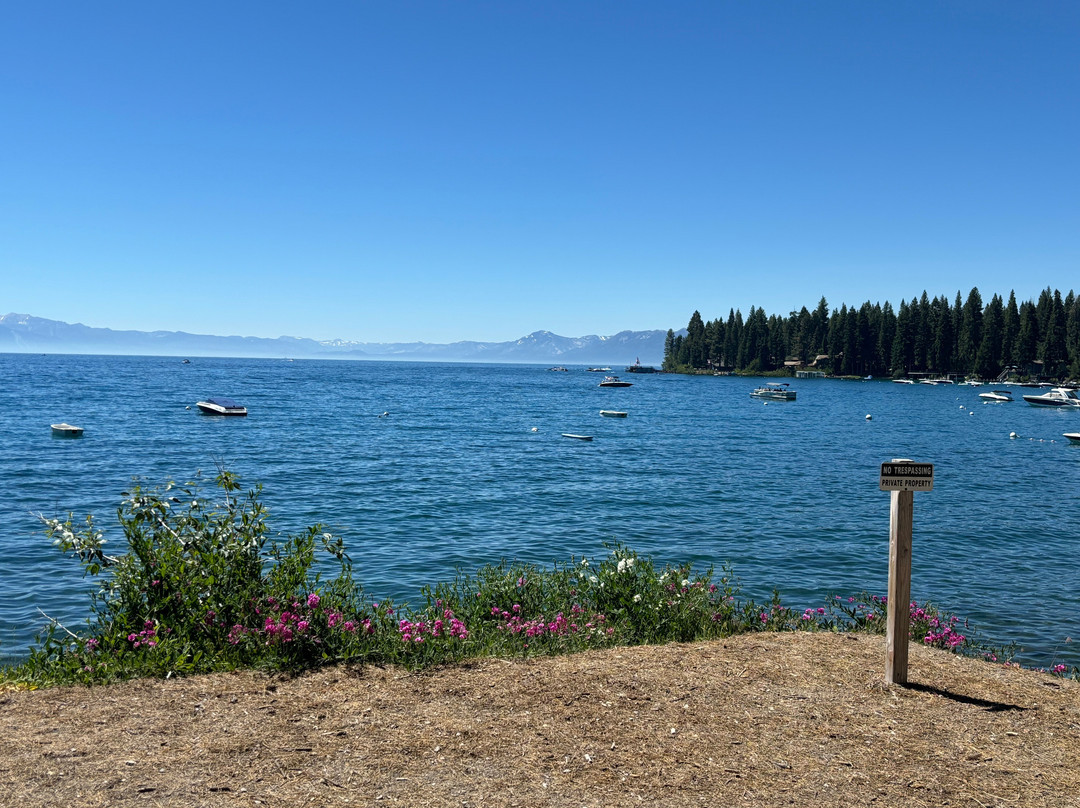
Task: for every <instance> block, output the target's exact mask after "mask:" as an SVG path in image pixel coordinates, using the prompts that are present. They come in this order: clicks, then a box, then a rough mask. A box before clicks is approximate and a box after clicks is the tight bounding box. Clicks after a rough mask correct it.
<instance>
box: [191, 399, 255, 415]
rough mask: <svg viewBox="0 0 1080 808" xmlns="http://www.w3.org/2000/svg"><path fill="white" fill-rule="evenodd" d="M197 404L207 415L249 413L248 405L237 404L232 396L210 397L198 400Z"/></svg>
mask: <svg viewBox="0 0 1080 808" xmlns="http://www.w3.org/2000/svg"><path fill="white" fill-rule="evenodd" d="M195 406H196V407H198V408H199V410H200V412H202V413H204V414H205V415H247V414H248V411H247V407H245V406H243V405H242V404H237V403H236V402H235V401H233V400H232V399H231V398H208V399H207V400H206V401H197V402H195Z"/></svg>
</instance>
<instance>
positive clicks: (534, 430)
mask: <svg viewBox="0 0 1080 808" xmlns="http://www.w3.org/2000/svg"><path fill="white" fill-rule="evenodd" d="M532 431H533V432H539V431H540V430H539V429H537V428H536V427H535V426H534V427H533V428H532Z"/></svg>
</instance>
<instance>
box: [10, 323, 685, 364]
mask: <svg viewBox="0 0 1080 808" xmlns="http://www.w3.org/2000/svg"><path fill="white" fill-rule="evenodd" d="M666 335H667V332H666V331H661V330H655V331H620V332H619V333H618V334H614V335H612V336H597V335H594V334H590V335H588V336H584V337H562V336H559V335H558V334H553V333H552V332H550V331H535V332H533V333H532V334H528V335H526V336H524V337H521V338H520V339H517V340H514V341H511V342H476V341H462V342H453V343H449V344H439V343H428V342H385V343H384V342H351V341H347V340H339V339H334V340H322V341H320V340H313V339H308V338H305V337H278V338H276V339H271V338H267V337H240V336H228V337H221V336H213V335H209V334H189V333H187V332H184V331H114V330H113V329H111V328H92V327H90V326H86V325H83V324H81V323H74V324H69V323H64V322H61V321H59V320H47V319H45V318H42V317H34V316H32V315H29V314H5V315H2V316H0V351H5V352H12V353H37V352H43V353H92V354H135V355H151V356H153V355H162V356H239V357H290V358H304V357H306V358H312V359H401V360H428V361H444V362H558V363H562V364H565V363H571V364H578V363H580V364H624V363H625V364H629V363H632V362H634V361H635V360H637V359H639V358H640V360H641V362H642V363H644V364H647V365H648V364H651V365H658V364H660V362H661V361H662V359H663V356H664V339H665V337H666Z"/></svg>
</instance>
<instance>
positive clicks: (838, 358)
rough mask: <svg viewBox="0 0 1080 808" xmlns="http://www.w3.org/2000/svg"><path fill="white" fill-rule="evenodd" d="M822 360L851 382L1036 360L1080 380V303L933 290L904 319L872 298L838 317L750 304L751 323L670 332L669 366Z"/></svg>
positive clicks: (695, 368)
mask: <svg viewBox="0 0 1080 808" xmlns="http://www.w3.org/2000/svg"><path fill="white" fill-rule="evenodd" d="M821 355H823V356H825V357H827V358H826V359H823V360H821V361H819V362H818V363H817V367H819V368H820V369H824V370H829V371H831V372H832V373H834V374H837V375H847V376H859V377H861V376H865V375H872V376H889V375H891V376H893V377H901V376H904V375H906V374H908V373H911V372H929V373H935V374H971V373H974V374H975V375H977V376H980V377H982V378H995V377H997V376H998V375H999V374H1000V373H1001V372H1002V371H1003V370H1004V369H1005V368H1006V367H1007V366H1013V365H1018V366H1019V368H1020V374H1021V375H1025V374H1028V373H1030V372H1034V371H1032V370H1031V368H1032V363H1033V362H1034V361H1035V360H1041V361H1043V363H1044V366H1043V371H1042V373H1043V374H1044V375H1046V376H1048V377H1052V378H1061V377H1062V376H1066V375H1070V376H1072V377H1073V378H1080V373H1078V372H1077V368H1080V302H1078V301H1077V298H1076V296H1075V295H1074V294H1073V293H1072V292H1069V294H1068V295H1067V296H1066V297H1065V298H1064V299H1062V296H1061V293H1060V292H1058V291H1052V290H1050V289H1049V288H1047V289H1045V290H1044V291H1043V292H1042V293H1041V294H1040V296H1039V302H1038V304H1037V305H1036V304H1035V303H1033V302H1031V301H1028V302H1026V303H1023V304H1021V305H1020V306H1019V307H1018V306H1017V303H1016V296H1015V294H1013V293H1010V295H1009V300H1008V304H1007V305H1006V304H1005V303H1004V302H1003V301H1002V298H1001V297H1000V296H999V295H993V296H992V297H991V299H990V302H989V303H987V304H985V305H984V304H983V300H982V295H981V294H980V293H979V290H978V289H977V288H973V289H971V291H970V292H969V293H968V296H967V299H966V301H965V300H963V299H962V298H961V296H960V293H959V292H957V294H956V300H955V302H954V303H950V302H949V300H948V298H947V297H945V296H944V295H942V296H940V297H937V298H934V299H931V298H930V297H929V296H928V295H927V293H926V292H925V291H924V292H923V293H922V295H921V297H912V298H911V300H910V301H909V302H905V301H903V300H901V301H900V306H899V308H898V310H897V312H896V313H895V314H894V313H893V309H892V306H891V304H890V303H888V302H886V303H884V304H877V303H874V304H871V303H870V302H869V301H867V302H865V303H863V304H862V306H860V307H858V308H855V307H850V308H849V307H848V306H847V305H846V304H844V305H841V307H840V308H839V309H833V310H832V311H831V313H830V310H829V307H828V304H827V302H826V301H825V299H824V298H822V299H821V301H820V302H819V303H818V306H817V308H816V309H815V310H814V312H812V313H811V312H810V311H808V310H807V308H806V307H805V306H804V307H802V308H801V309H800V310H799V311H798V312H795V311H792V312H791V313H790V315H789V316H787V317H784V316H778V315H770V316H766V314H765V311H764V310H763V309H761V308H757V307H754V306H751V308H750V314H749V316H748V317H747V319H746V322H745V324H744V323H743V320H742V314H741V312H735V311H732V312H731V313H729V315H728V318H727V321H726V322H725V321H724V320H721V319H716V320H710V321H707V322H706V321H705V320H703V319H702V317H701V314H700V313H699V312H697V311H695V312H694V313H693V315H692V316H691V318H690V322H689V323H688V325H687V328H686V334H685V335H674V334H673V333H672V332H669V334H668V338H667V340H666V341H665V343H664V363H663V368H664V370H667V371H671V372H679V373H695V372H702V371H712V370H720V369H722V370H725V371H734V372H736V373H747V374H755V375H760V374H766V375H767V374H768V373H769V372H771V371H774V370H776V369H780V368H783V367H784V362H785V361H786V360H788V359H796V360H798V361H799V362H800V363H801V364H803V365H808V364H810V363H811V362H813V361H814V360H815V358H816V357H817V356H821Z"/></svg>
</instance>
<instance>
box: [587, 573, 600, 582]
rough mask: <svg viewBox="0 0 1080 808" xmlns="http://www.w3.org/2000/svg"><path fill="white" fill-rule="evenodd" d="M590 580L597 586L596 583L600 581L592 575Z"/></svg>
mask: <svg viewBox="0 0 1080 808" xmlns="http://www.w3.org/2000/svg"><path fill="white" fill-rule="evenodd" d="M589 580H590V581H592V582H593V583H594V584H595V583H596V582H597V581H599V580H600V579H599V578H597V577H596V576H595V575H590V576H589Z"/></svg>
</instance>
